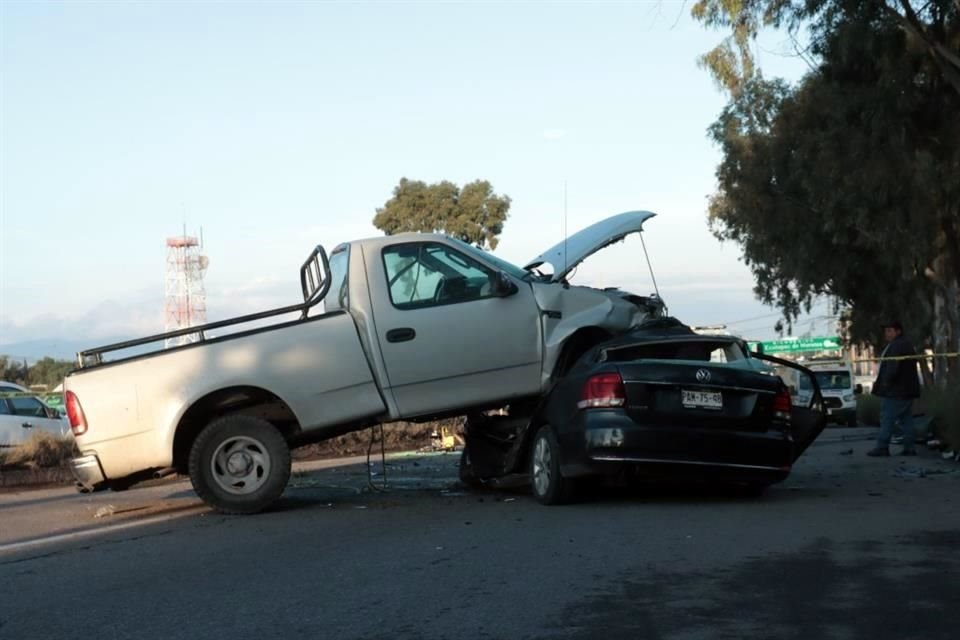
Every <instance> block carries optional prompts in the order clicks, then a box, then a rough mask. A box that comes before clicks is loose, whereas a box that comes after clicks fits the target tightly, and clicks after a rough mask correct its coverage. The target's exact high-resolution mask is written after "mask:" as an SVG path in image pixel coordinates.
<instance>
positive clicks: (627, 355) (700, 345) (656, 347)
mask: <svg viewBox="0 0 960 640" xmlns="http://www.w3.org/2000/svg"><path fill="white" fill-rule="evenodd" d="M746 357H747V356H746V354H745V353H744V351H743V349H742V348H741V347H740V345H739V344H738V343H737V342H734V341H731V340H671V341H663V342H644V343H639V344H628V345H622V346H618V347H614V348H611V349H605V350H604V351H603V352H602V355H601V359H602V360H606V361H608V362H631V361H634V360H691V361H695V362H719V363H724V362H736V361H738V360H744V359H746Z"/></svg>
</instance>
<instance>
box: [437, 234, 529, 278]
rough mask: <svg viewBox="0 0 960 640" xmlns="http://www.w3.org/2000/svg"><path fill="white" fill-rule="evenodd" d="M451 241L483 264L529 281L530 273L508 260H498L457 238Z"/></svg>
mask: <svg viewBox="0 0 960 640" xmlns="http://www.w3.org/2000/svg"><path fill="white" fill-rule="evenodd" d="M450 239H451V240H453V241H454V242H455V243H456V245H457V247H458V248H459V249H461V250H462V251H464V252H465V253H468V254H470V255H471V256H473V257H475V258H478V259H479V260H480V261H481V262H486V263H487V264H492V265H493V266H495V267H496V268H497V269H499V270H500V271H503V272H505V273H507V274H509V275H511V276H513V277H514V278H519V279H521V280H529V276H530V272H528V271H524V270H523V269H521V268H520V267H518V266H517V265H515V264H511V263H509V262H507V261H506V260H504V259H502V258H498V257H497V256H495V255H493V254H492V253H489V252H487V251H484V250H483V249H478V248H476V247H474V246H473V245H470V244H467V243H466V242H464V241H463V240H459V239H457V238H450Z"/></svg>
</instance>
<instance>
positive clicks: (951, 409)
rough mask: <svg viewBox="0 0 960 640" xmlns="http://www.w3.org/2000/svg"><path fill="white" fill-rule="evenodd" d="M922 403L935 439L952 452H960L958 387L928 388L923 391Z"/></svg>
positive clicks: (959, 394)
mask: <svg viewBox="0 0 960 640" xmlns="http://www.w3.org/2000/svg"><path fill="white" fill-rule="evenodd" d="M923 402H924V405H925V406H926V408H927V413H928V415H929V416H930V418H931V420H932V425H933V430H934V433H935V434H936V435H937V437H939V438H940V439H941V440H943V441H944V442H946V443H947V444H948V445H950V448H951V449H952V450H954V451H957V450H960V385H957V384H953V385H951V386H948V387H946V388H943V389H937V388H928V389H926V390H924V393H923Z"/></svg>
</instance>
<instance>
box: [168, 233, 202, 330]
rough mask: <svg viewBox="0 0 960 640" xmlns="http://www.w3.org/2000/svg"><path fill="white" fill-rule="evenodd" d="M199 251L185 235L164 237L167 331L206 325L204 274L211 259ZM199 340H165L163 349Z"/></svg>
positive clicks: (196, 244)
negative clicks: (165, 251)
mask: <svg viewBox="0 0 960 640" xmlns="http://www.w3.org/2000/svg"><path fill="white" fill-rule="evenodd" d="M201 235H202V233H201ZM202 250H203V245H202V244H201V242H199V241H198V240H197V239H196V238H194V237H192V236H188V235H187V234H186V233H184V234H183V235H182V236H179V237H176V238H167V304H166V322H165V324H164V326H165V329H166V331H176V330H177V329H185V328H187V327H195V326H198V325H202V324H205V323H206V322H207V293H206V291H205V290H204V288H203V275H204V273H206V271H207V265H208V264H209V263H210V260H209V258H207V256H205V255H203V254H202V253H201V251H202ZM199 339H200V336H199V335H198V334H195V333H191V334H187V335H184V336H178V337H176V338H168V339H167V340H166V341H165V343H164V347H167V348H169V347H176V346H179V345H183V344H189V343H191V342H197V341H198V340H199Z"/></svg>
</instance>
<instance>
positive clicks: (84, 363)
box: [77, 245, 330, 369]
mask: <svg viewBox="0 0 960 640" xmlns="http://www.w3.org/2000/svg"><path fill="white" fill-rule="evenodd" d="M300 289H301V291H302V292H303V302H301V303H300V304H294V305H289V306H286V307H279V308H277V309H270V310H267V311H259V312H257V313H251V314H248V315H245V316H238V317H236V318H229V319H227V320H218V321H217V322H208V323H207V324H203V325H197V326H195V327H186V328H183V329H177V330H176V331H168V332H166V333H158V334H156V335H152V336H147V337H145V338H137V339H135V340H126V341H124V342H116V343H113V344H108V345H105V346H102V347H96V348H95V349H88V350H86V351H80V352H78V353H77V365H78V367H79V368H80V369H83V368H85V367H92V366H96V365H98V364H102V363H103V354H105V353H110V352H111V351H122V350H124V349H131V348H133V347H138V346H141V345H146V344H150V343H152V342H160V341H161V340H167V339H169V338H177V337H180V336H187V335H193V334H198V335H199V341H198V342H204V341H206V339H207V335H206V332H207V331H210V330H212V329H220V328H222V327H232V326H236V325H240V324H244V323H247V322H254V321H255V320H263V319H264V318H272V317H275V316H282V315H286V314H289V313H298V312H299V313H300V317H301V318H306V317H307V314H308V313H309V311H310V309H311V308H313V307H314V306H316V305H317V303H319V302H320V301H321V300H323V299H324V298H325V297H326V296H327V292H328V291H329V290H330V262H329V260H328V258H327V252H326V251H325V250H324V248H323V247H322V246H321V245H317V246H316V248H315V249H314V250H313V251H311V252H310V255H309V256H308V257H307V259H306V261H304V263H303V266H301V267H300ZM158 351H159V350H158ZM150 353H155V352H153V351H151V352H150Z"/></svg>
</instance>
